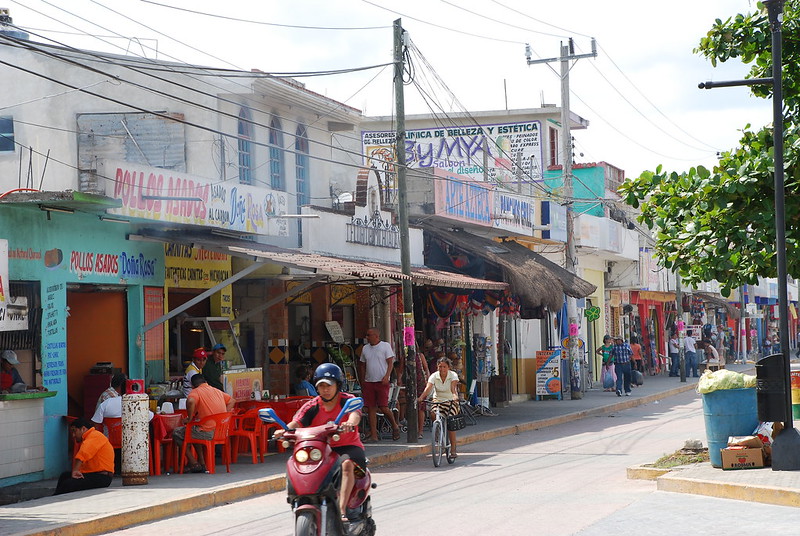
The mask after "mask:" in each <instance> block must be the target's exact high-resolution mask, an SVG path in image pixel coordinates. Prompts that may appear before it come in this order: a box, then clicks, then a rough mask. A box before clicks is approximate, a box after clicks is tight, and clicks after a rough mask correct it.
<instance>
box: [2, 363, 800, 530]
mask: <svg viewBox="0 0 800 536" xmlns="http://www.w3.org/2000/svg"><path fill="white" fill-rule="evenodd" d="M729 368H731V369H734V370H739V371H744V372H750V373H752V365H732V366H729ZM696 382H697V379H695V378H688V379H687V382H686V383H680V382H679V380H678V378H669V377H664V376H651V377H647V378H646V379H645V385H643V386H641V387H639V388H636V389H635V390H634V391H633V395H632V396H630V397H622V398H620V397H617V396H615V395H614V393H607V392H603V391H602V389H594V390H589V391H588V392H587V393H586V394H585V396H584V398H583V399H581V400H562V401H556V400H547V401H526V402H520V403H516V404H512V405H510V406H509V407H505V408H493V411H494V412H495V413H497V416H480V417H477V419H478V424H476V425H474V426H468V427H467V428H466V429H464V430H462V431H461V432H459V444H468V443H473V442H477V441H485V440H488V439H492V438H496V437H500V436H504V435H511V434H516V433H520V432H524V431H530V430H536V429H539V428H544V427H548V426H554V425H557V424H562V423H565V422H569V421H575V420H578V419H583V418H586V417H589V416H593V415H601V414H607V413H613V412H617V411H620V410H624V409H629V408H632V407H636V406H639V405H643V404H648V403H651V402H653V401H656V400H660V399H664V398H667V397H670V396H673V395H676V394H679V393H682V392H685V391H689V390H692V389H694V388H695V386H696ZM402 439H405V436H404V437H403V438H402ZM428 441H429V436H428V434H426V436H425V439H423V440H421V441H420V443H417V444H409V443H404V442H402V441H397V442H393V441H382V442H380V443H378V444H370V445H368V446H367V454H368V456H369V457H370V460H371V467H373V468H374V467H377V466H380V465H384V464H387V463H391V462H396V461H400V460H403V459H409V458H414V457H417V456H424V455H426V454H428V453H429V452H430V445H429V443H428ZM678 446H679V445H678ZM676 448H677V446H676ZM285 461H286V454H275V455H271V456H268V457H267V458H266V459H265V462H264V463H263V464H255V465H253V464H252V463H251V462H250V457H249V455H241V456H240V458H239V460H238V463H236V464H234V465H233V466H232V467H231V473H225V472H224V469H225V466H224V465H223V466H222V471H223V472H218V473H217V474H215V475H209V474H185V475H162V476H157V477H155V476H154V477H150V479H149V484H148V485H145V486H131V487H125V486H122V482H121V479H120V478H115V479H114V482H113V483H112V485H111V487H110V488H108V489H104V490H92V491H86V492H78V493H72V494H68V495H61V496H59V497H49V496H48V497H43V498H39V499H34V500H29V501H25V502H20V503H16V504H10V505H7V506H2V507H0V535H2V536H6V535H34V534H59V535H73V534H74V535H89V534H100V533H103V532H108V531H112V530H115V529H119V528H122V527H126V526H130V525H134V524H138V523H143V522H147V521H153V520H157V519H163V518H166V517H170V516H174V515H177V514H181V513H186V512H191V511H195V510H201V509H207V508H210V507H213V506H216V505H220V504H224V503H228V502H231V501H236V500H241V499H245V498H249V497H252V496H254V495H258V494H264V493H271V492H275V491H279V490H282V489H284V470H285ZM218 471H219V464H218ZM41 485H49V486H50V487H51V488H53V489H54V488H55V482H54V481H48V482H46V483H39V486H41ZM658 489H663V490H666V491H677V492H682V493H699V494H706V495H714V496H718V497H727V498H735V499H742V500H756V501H759V500H760V501H761V502H770V503H773V504H783V505H786V504H789V505H793V506H798V505H800V472H773V471H771V470H770V469H769V468H767V469H762V470H747V471H722V470H720V469H713V468H711V466H710V465H708V464H700V465H699V466H697V467H689V468H686V469H683V470H680V471H673V472H671V473H669V474H667V475H664V476H662V477H660V478H659V479H658ZM787 496H792V497H794V499H791V500H789V502H787V499H786V498H785V497H787ZM778 501H780V502H778Z"/></svg>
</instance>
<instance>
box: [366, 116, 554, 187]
mask: <svg viewBox="0 0 800 536" xmlns="http://www.w3.org/2000/svg"><path fill="white" fill-rule="evenodd" d="M361 136H362V144H363V148H364V154H366V155H367V160H368V161H367V165H368V166H369V165H372V164H374V165H375V166H376V167H377V168H382V167H383V166H384V165H385V164H384V162H385V161H387V160H388V161H389V162H394V161H395V160H396V159H395V158H394V150H393V148H394V144H395V141H396V137H397V135H396V133H395V132H390V131H363V132H362V133H361ZM404 147H405V162H406V165H407V166H408V167H410V168H412V169H442V170H446V171H449V172H452V173H457V174H459V175H463V176H467V177H470V178H471V179H473V180H476V181H483V180H484V174H485V175H486V177H487V179H488V181H489V182H492V183H495V184H498V183H499V184H509V185H510V184H512V183H513V182H514V181H515V180H516V169H515V168H516V164H515V163H516V162H521V163H522V175H523V176H524V177H525V179H526V180H536V179H541V178H542V171H541V170H542V169H543V166H542V147H541V122H540V121H520V122H515V123H496V124H490V125H465V126H453V127H448V128H421V129H409V130H407V131H406V133H405V143H404ZM484 153H486V155H485V157H484ZM484 161H486V162H487V165H486V170H485V171H484ZM387 176H388V175H387Z"/></svg>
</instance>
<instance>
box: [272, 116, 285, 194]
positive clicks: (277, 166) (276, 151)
mask: <svg viewBox="0 0 800 536" xmlns="http://www.w3.org/2000/svg"><path fill="white" fill-rule="evenodd" d="M269 183H270V186H272V189H273V190H279V191H281V192H285V191H286V178H285V177H284V166H283V128H282V127H281V120H280V119H278V118H277V117H274V116H273V117H272V119H270V122H269Z"/></svg>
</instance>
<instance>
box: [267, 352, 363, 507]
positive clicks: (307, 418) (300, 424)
mask: <svg viewBox="0 0 800 536" xmlns="http://www.w3.org/2000/svg"><path fill="white" fill-rule="evenodd" d="M343 381H344V375H343V374H342V369H340V368H339V367H338V366H337V365H335V364H334V363H323V364H322V365H320V366H318V367H317V369H316V370H315V371H314V379H313V383H314V387H316V389H317V392H318V393H319V395H318V396H315V397H314V398H312V399H311V400H309V401H308V402H306V403H305V404H303V406H302V407H301V408H300V409H299V410H297V413H295V415H294V417H292V420H291V422H289V423H288V424H287V425H286V426H287V428H289V429H290V430H294V429H296V428H308V427H311V426H320V425H323V424H326V423H328V422H332V421H333V420H334V419H335V418H336V416H337V415H338V414H339V412H340V411H341V409H342V406H343V405H344V401H345V400H346V399H348V398H353V395H351V394H349V393H344V392H342V390H341V388H342V383H343ZM360 422H361V411H360V410H358V411H352V412H350V413H349V414H348V415H347V419H346V420H344V421H342V423H341V424H340V425H339V426H340V427H341V429H342V433H340V434H339V440H338V441H334V440H331V443H330V444H331V449H332V450H333V451H334V452H336V453H337V454H339V456H341V458H342V485H341V488H340V489H339V511H340V512H341V514H342V521H343V522H346V521H347V518H346V513H347V510H346V507H347V500H348V498H349V497H350V492H351V491H352V490H353V485H354V484H355V469H356V466H358V467H359V468H360V470H362V471H363V470H364V469H365V468H366V467H367V458H366V455H365V454H364V445H363V444H362V443H361V437H360V436H359V434H358V424H359V423H360ZM282 434H283V431H282V430H279V431H277V432H276V436H278V437H279V436H280V435H282Z"/></svg>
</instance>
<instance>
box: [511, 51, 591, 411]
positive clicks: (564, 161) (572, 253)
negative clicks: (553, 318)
mask: <svg viewBox="0 0 800 536" xmlns="http://www.w3.org/2000/svg"><path fill="white" fill-rule="evenodd" d="M525 55H526V57H527V60H528V65H533V64H536V63H552V62H555V61H558V62H560V63H561V165H562V170H563V175H564V198H565V199H566V203H567V243H566V252H565V261H564V262H565V265H566V269H567V271H569V272H570V273H573V274H574V273H576V265H577V261H578V256H577V252H576V249H575V212H574V210H573V200H572V197H573V195H572V136H571V135H570V128H569V121H570V109H569V70H570V64H569V62H570V60H572V61H577V60H579V59H582V58H595V57H597V44H596V42H595V40H594V38H592V51H591V52H590V53H588V54H575V52H574V46H573V41H572V38H571V37H570V38H569V41H568V42H567V44H564V43H561V53H560V55H559V57H558V58H546V59H539V60H532V59H531V51H530V46H527V45H526V50H525ZM567 319H568V320H567V322H568V325H569V342H568V344H567V348H568V352H569V370H570V382H569V383H570V398H572V399H574V400H579V399H581V398H583V393H584V391H586V372H587V371H586V369H585V364H584V362H583V358H582V357H581V356H580V355H579V354H578V339H579V337H580V327H581V324H580V318H578V304H577V301H576V299H575V298H573V297H572V296H567Z"/></svg>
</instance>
